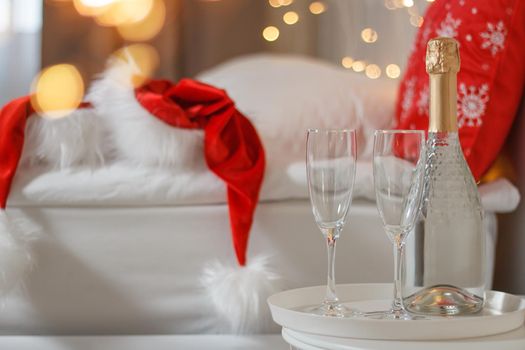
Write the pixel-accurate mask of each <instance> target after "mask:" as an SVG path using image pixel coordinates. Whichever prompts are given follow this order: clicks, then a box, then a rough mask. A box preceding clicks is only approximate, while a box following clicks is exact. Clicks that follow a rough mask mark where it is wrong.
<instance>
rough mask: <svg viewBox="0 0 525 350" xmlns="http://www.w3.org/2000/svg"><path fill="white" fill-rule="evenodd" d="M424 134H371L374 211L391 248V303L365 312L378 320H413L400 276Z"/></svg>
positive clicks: (418, 190)
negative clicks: (376, 309)
mask: <svg viewBox="0 0 525 350" xmlns="http://www.w3.org/2000/svg"><path fill="white" fill-rule="evenodd" d="M424 152H425V133H424V132H423V131H418V130H377V131H376V132H375V135H374V157H373V158H374V160H373V162H374V164H373V167H374V188H375V193H376V201H377V209H378V211H379V215H380V216H381V219H382V221H383V226H384V229H385V231H386V234H387V236H388V238H389V239H390V241H391V242H392V244H393V247H394V300H393V302H392V308H391V309H390V310H387V311H378V312H371V313H367V316H369V317H373V318H379V319H414V318H418V317H416V316H412V315H410V314H409V313H408V312H407V311H405V309H404V307H403V302H402V297H401V288H402V285H401V274H402V267H403V266H402V262H403V254H404V246H405V240H406V237H407V235H408V234H409V233H410V232H411V231H412V230H413V228H414V225H415V222H416V219H417V216H418V214H419V209H420V205H421V198H422V193H423V175H424V174H423V173H424V162H425V157H424Z"/></svg>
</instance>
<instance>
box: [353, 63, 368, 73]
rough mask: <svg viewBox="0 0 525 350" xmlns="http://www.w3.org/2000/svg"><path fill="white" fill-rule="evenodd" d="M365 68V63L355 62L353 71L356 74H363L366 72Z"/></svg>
mask: <svg viewBox="0 0 525 350" xmlns="http://www.w3.org/2000/svg"><path fill="white" fill-rule="evenodd" d="M365 68H366V63H365V62H363V61H354V63H352V69H353V70H354V72H358V73H359V72H362V71H364V70H365Z"/></svg>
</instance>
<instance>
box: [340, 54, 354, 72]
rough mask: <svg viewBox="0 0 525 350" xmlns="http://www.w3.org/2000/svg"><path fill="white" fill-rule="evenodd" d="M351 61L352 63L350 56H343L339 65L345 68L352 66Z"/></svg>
mask: <svg viewBox="0 0 525 350" xmlns="http://www.w3.org/2000/svg"><path fill="white" fill-rule="evenodd" d="M353 63H354V59H353V58H352V57H350V56H345V57H343V58H342V59H341V65H342V66H343V67H345V68H346V69H350V68H352V64H353Z"/></svg>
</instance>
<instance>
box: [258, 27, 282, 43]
mask: <svg viewBox="0 0 525 350" xmlns="http://www.w3.org/2000/svg"><path fill="white" fill-rule="evenodd" d="M262 35H263V38H264V40H266V41H275V40H277V38H279V29H278V28H277V27H274V26H268V27H266V28H264V29H263V32H262Z"/></svg>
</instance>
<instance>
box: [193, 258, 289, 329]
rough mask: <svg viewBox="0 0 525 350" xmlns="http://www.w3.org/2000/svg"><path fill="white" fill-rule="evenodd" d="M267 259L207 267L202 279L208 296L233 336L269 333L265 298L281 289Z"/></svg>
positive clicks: (269, 319)
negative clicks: (245, 263) (242, 264)
mask: <svg viewBox="0 0 525 350" xmlns="http://www.w3.org/2000/svg"><path fill="white" fill-rule="evenodd" d="M268 264H269V258H268V257H262V256H257V257H254V258H251V259H250V260H249V262H248V264H247V265H246V266H244V267H239V266H225V265H223V264H221V263H220V262H218V261H215V262H213V263H210V264H208V265H207V266H206V267H205V269H204V271H203V277H202V283H203V285H204V287H205V288H206V292H207V296H208V297H209V298H210V300H211V301H212V303H213V305H214V307H215V309H216V311H217V314H218V316H219V317H220V318H221V319H223V320H225V321H226V322H227V323H228V325H229V326H230V328H229V329H226V330H222V331H226V332H229V333H236V334H253V333H265V332H268V331H269V329H270V327H271V326H272V320H271V315H270V310H269V308H268V305H267V303H266V299H268V297H269V296H270V295H272V294H274V293H276V292H278V291H280V290H281V278H280V276H279V275H278V274H277V273H275V272H273V271H272V270H271V269H270V268H269V266H268Z"/></svg>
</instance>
